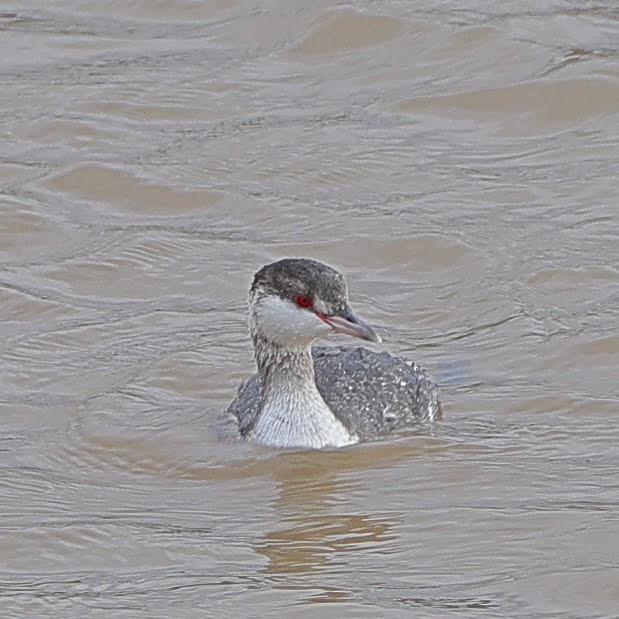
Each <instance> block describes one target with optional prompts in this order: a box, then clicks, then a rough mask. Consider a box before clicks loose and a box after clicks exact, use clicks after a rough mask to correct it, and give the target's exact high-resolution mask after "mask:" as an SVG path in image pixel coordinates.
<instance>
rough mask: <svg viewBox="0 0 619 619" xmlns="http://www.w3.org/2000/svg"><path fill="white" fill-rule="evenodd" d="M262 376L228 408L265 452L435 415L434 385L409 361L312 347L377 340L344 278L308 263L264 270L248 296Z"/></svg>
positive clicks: (346, 441) (330, 442)
mask: <svg viewBox="0 0 619 619" xmlns="http://www.w3.org/2000/svg"><path fill="white" fill-rule="evenodd" d="M249 330H250V334H251V338H252V340H253V343H254V350H255V356H256V362H257V365H258V373H257V374H254V375H253V376H252V377H251V378H249V380H247V381H246V382H245V383H244V384H242V385H241V387H240V388H239V391H238V393H237V396H236V398H235V399H234V401H233V402H232V403H231V404H230V406H229V407H228V412H229V413H232V414H233V415H234V416H235V417H236V418H237V420H238V427H239V432H240V434H241V436H243V437H245V438H247V439H249V440H251V441H254V442H256V443H260V444H262V445H267V446H270V447H306V448H315V449H320V448H323V447H341V446H344V445H350V444H352V443H356V442H358V441H360V440H364V439H368V438H371V437H374V436H376V435H380V434H385V433H387V432H391V431H392V430H395V429H397V428H402V427H405V426H409V425H413V424H416V423H419V422H421V421H432V420H434V419H436V418H438V417H440V415H441V406H440V403H439V400H438V388H437V387H436V385H435V384H434V383H433V382H432V380H431V379H430V378H429V377H428V375H427V373H426V372H425V370H422V369H421V368H419V367H418V366H417V365H416V364H414V363H409V362H408V361H406V360H404V359H402V358H399V357H394V356H393V355H390V354H389V353H387V352H381V353H377V352H374V351H371V350H368V349H366V348H361V347H342V346H315V347H313V348H312V342H313V341H314V339H315V338H317V337H322V336H325V335H328V334H329V333H333V332H335V333H343V334H345V335H350V336H352V337H357V338H360V339H362V340H367V341H369V342H376V343H379V342H380V341H381V339H380V337H379V336H378V335H377V334H376V332H375V331H374V329H372V327H370V326H369V325H367V324H366V323H365V322H363V321H362V320H361V319H359V318H357V317H356V316H355V314H354V313H353V311H352V309H351V307H350V304H349V301H348V292H347V288H346V282H345V281H344V277H343V276H342V275H341V274H340V273H339V272H338V271H336V270H335V269H333V268H331V267H329V266H327V265H325V264H322V263H321V262H317V261H315V260H310V259H307V258H286V259H284V260H280V261H278V262H274V263H273V264H268V265H266V266H264V267H263V268H262V269H260V270H259V271H258V272H257V273H256V275H255V276H254V281H253V283H252V285H251V289H250V293H249Z"/></svg>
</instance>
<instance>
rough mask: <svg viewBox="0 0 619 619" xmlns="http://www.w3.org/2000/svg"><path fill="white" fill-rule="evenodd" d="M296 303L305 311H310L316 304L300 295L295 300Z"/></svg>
mask: <svg viewBox="0 0 619 619" xmlns="http://www.w3.org/2000/svg"><path fill="white" fill-rule="evenodd" d="M295 302H296V304H297V305H298V306H299V307H302V308H304V309H309V308H310V307H312V305H314V302H313V301H312V300H311V299H310V298H309V297H304V296H302V295H299V296H298V297H297V298H296V299H295Z"/></svg>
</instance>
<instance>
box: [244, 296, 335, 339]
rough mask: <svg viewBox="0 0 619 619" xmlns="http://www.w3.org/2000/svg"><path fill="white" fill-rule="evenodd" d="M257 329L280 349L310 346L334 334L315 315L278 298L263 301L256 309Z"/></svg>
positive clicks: (264, 298)
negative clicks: (321, 338)
mask: <svg viewBox="0 0 619 619" xmlns="http://www.w3.org/2000/svg"><path fill="white" fill-rule="evenodd" d="M254 313H255V316H256V322H257V323H258V328H259V329H260V331H261V332H262V334H263V335H264V336H265V337H266V339H267V340H268V341H270V342H273V343H274V344H278V345H280V346H295V345H307V344H308V343H309V342H311V341H312V340H313V339H314V338H316V337H320V336H323V335H326V334H328V333H330V332H331V327H329V325H327V324H326V323H324V322H323V321H322V320H320V318H318V316H316V314H314V312H312V311H310V310H306V309H301V308H299V307H297V306H296V305H294V304H292V303H291V302H290V301H284V300H283V299H280V298H279V297H263V298H262V299H261V300H260V301H259V302H258V303H256V305H255V307H254Z"/></svg>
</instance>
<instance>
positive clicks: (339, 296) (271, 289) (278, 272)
mask: <svg viewBox="0 0 619 619" xmlns="http://www.w3.org/2000/svg"><path fill="white" fill-rule="evenodd" d="M258 289H260V291H261V292H263V293H264V294H276V295H278V296H279V297H281V298H282V299H287V300H289V301H292V302H294V300H295V299H296V298H297V297H298V296H300V295H302V296H306V297H310V298H311V299H313V300H316V299H320V300H322V301H323V302H324V303H325V304H326V305H327V307H328V308H329V309H330V310H331V311H333V312H335V311H338V310H342V309H344V308H345V307H346V306H347V303H348V292H347V290H346V282H345V280H344V276H343V275H342V274H341V273H339V272H338V271H336V270H335V269H333V268H332V267H330V266H327V265H326V264H323V263H322V262H317V261H316V260H310V259H309V258H284V259H283V260H279V261H278V262H273V263H272V264H267V265H266V266H264V267H262V268H261V269H260V270H259V271H258V272H257V273H256V275H255V276H254V282H253V284H252V285H251V292H252V294H253V293H255V292H256V291H257V290H258Z"/></svg>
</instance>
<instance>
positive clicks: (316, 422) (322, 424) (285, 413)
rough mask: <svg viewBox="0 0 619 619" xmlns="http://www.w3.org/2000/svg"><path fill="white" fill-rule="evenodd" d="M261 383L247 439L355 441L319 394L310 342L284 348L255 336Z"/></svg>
mask: <svg viewBox="0 0 619 619" xmlns="http://www.w3.org/2000/svg"><path fill="white" fill-rule="evenodd" d="M253 340H254V348H255V352H256V362H257V364H258V370H259V372H260V377H261V381H262V402H261V403H260V411H259V413H258V417H257V419H256V421H255V423H254V426H253V428H252V429H251V431H250V433H249V437H250V438H251V439H252V440H254V441H256V442H258V443H262V444H264V445H269V446H271V447H307V448H316V449H320V448H321V447H341V446H343V445H349V444H351V443H354V442H356V440H357V438H356V437H355V436H354V435H352V434H351V433H350V432H349V431H348V430H347V429H346V428H345V426H344V425H343V424H342V422H341V421H340V420H339V419H338V418H337V417H336V416H335V415H334V414H333V412H332V411H331V409H330V408H329V407H328V406H327V403H326V402H325V401H324V399H323V397H322V396H321V395H320V392H319V391H318V388H317V387H316V382H315V379H314V361H313V359H312V351H311V342H308V343H307V344H304V345H299V346H296V347H294V348H282V347H280V346H275V345H273V344H272V343H269V342H268V341H266V340H264V339H261V338H260V336H258V335H254V337H253Z"/></svg>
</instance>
